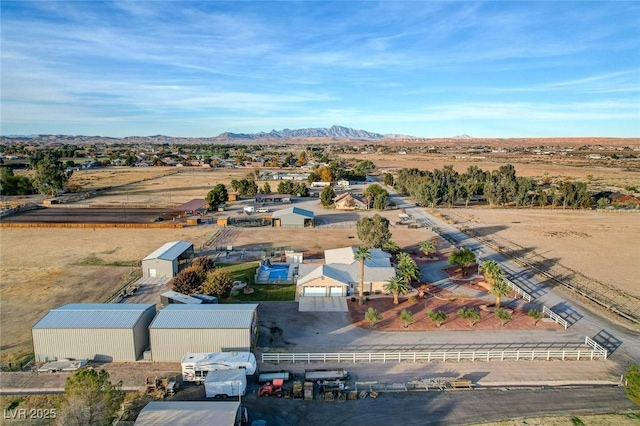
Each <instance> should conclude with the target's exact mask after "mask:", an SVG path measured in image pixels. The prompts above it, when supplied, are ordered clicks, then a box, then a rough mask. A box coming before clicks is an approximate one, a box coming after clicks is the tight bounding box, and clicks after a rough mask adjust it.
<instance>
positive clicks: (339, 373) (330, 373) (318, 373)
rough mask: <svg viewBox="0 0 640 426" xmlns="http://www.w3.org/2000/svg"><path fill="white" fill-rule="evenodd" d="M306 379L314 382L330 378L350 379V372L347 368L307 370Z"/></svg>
mask: <svg viewBox="0 0 640 426" xmlns="http://www.w3.org/2000/svg"><path fill="white" fill-rule="evenodd" d="M304 379H305V380H311V381H314V382H323V381H330V380H342V381H344V380H348V379H349V372H348V371H347V370H307V371H305V373H304Z"/></svg>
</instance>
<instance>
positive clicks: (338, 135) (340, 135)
mask: <svg viewBox="0 0 640 426" xmlns="http://www.w3.org/2000/svg"><path fill="white" fill-rule="evenodd" d="M218 138H219V139H251V140H263V139H300V138H331V139H340V140H349V139H365V140H378V139H389V138H393V139H397V138H413V137H412V136H406V135H395V134H386V135H382V134H380V133H373V132H368V131H366V130H356V129H352V128H350V127H343V126H331V127H330V128H328V129H327V128H326V127H325V128H306V129H295V130H291V129H283V130H272V131H270V132H268V133H265V132H260V133H229V132H227V133H222V134H220V135H219V136H218Z"/></svg>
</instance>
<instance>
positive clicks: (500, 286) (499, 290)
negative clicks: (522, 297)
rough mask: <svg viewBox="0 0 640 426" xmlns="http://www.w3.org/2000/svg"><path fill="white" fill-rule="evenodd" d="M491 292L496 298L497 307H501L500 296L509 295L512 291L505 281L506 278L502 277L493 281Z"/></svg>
mask: <svg viewBox="0 0 640 426" xmlns="http://www.w3.org/2000/svg"><path fill="white" fill-rule="evenodd" d="M489 293H491V294H493V295H494V296H495V298H496V307H497V308H499V307H500V298H502V297H505V296H508V295H509V293H511V288H510V287H509V285H508V284H507V283H506V282H505V281H504V279H502V278H500V279H498V280H497V281H495V282H494V283H493V285H492V286H491V288H489Z"/></svg>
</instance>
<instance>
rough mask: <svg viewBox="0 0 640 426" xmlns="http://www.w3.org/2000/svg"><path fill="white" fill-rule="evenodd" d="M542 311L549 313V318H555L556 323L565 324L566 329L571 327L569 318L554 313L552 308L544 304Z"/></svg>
mask: <svg viewBox="0 0 640 426" xmlns="http://www.w3.org/2000/svg"><path fill="white" fill-rule="evenodd" d="M542 313H543V314H547V315H549V318H551V319H552V320H554V321H555V322H556V324H560V325H561V326H563V327H564V328H565V330H566V329H567V327H569V323H568V322H567V320H565V319H564V318H562V317H561V316H560V315H558V314H556V313H554V312H553V311H552V310H551V309H549V308H547V307H546V306H544V305H543V306H542ZM585 343H586V342H585Z"/></svg>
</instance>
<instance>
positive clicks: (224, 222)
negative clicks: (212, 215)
mask: <svg viewBox="0 0 640 426" xmlns="http://www.w3.org/2000/svg"><path fill="white" fill-rule="evenodd" d="M216 223H217V225H218V226H227V225H229V216H225V217H219V218H218V220H217V221H216Z"/></svg>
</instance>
